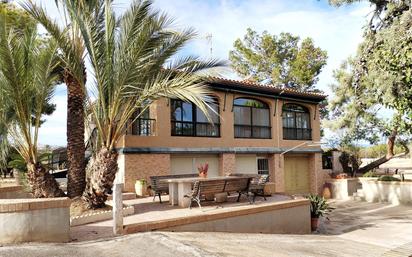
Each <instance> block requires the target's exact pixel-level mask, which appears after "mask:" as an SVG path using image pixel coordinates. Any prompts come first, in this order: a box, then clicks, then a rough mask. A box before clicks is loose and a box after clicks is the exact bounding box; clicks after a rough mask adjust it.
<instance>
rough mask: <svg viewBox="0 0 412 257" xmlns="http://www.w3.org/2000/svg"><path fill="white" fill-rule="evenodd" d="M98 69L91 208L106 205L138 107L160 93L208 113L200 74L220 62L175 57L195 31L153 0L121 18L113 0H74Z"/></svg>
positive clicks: (89, 195) (88, 199) (139, 3)
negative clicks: (179, 25) (88, 2)
mask: <svg viewBox="0 0 412 257" xmlns="http://www.w3.org/2000/svg"><path fill="white" fill-rule="evenodd" d="M67 7H68V9H69V10H70V12H72V13H73V14H74V15H73V17H76V23H77V24H79V26H80V29H81V32H82V37H83V40H84V43H85V46H86V49H87V52H88V54H89V57H90V62H91V65H92V67H93V74H94V80H93V81H94V83H93V93H94V95H95V96H96V97H97V99H96V100H95V101H92V100H90V98H89V100H90V101H89V105H88V106H89V108H90V112H91V119H92V120H91V122H92V123H94V124H95V125H96V129H97V136H98V145H97V152H96V154H95V155H93V156H92V159H91V161H90V163H89V165H88V166H87V175H88V177H87V181H88V183H87V186H86V190H85V192H84V194H83V197H84V199H85V201H86V202H87V204H88V206H89V207H90V208H99V207H102V206H104V202H105V200H106V199H107V194H108V193H110V192H111V188H112V186H113V181H114V178H115V175H116V172H117V170H118V166H117V156H118V153H117V151H116V144H117V142H118V140H119V138H120V137H121V136H122V135H123V134H124V131H125V128H126V127H127V124H128V121H129V120H130V119H131V118H132V116H133V114H134V113H136V111H137V110H139V109H140V110H145V109H146V108H148V106H149V105H150V104H151V103H152V102H153V101H154V100H156V99H158V98H160V97H171V98H178V99H182V100H185V101H190V102H193V103H195V104H196V105H197V106H199V107H200V108H201V109H202V110H203V111H204V112H207V106H208V105H207V103H206V102H207V101H208V100H209V98H208V97H207V94H208V91H207V89H206V88H205V87H204V86H203V83H202V82H201V77H200V74H201V73H200V72H201V71H204V70H205V69H206V68H211V67H216V66H219V65H220V64H221V63H220V62H218V61H213V60H212V61H209V62H203V61H201V60H199V59H198V58H196V57H191V56H189V57H182V58H174V59H173V60H172V57H174V56H175V54H176V53H177V52H178V51H179V50H180V49H181V48H182V47H183V46H184V45H185V44H186V43H187V42H188V40H190V39H192V38H193V37H194V35H195V33H194V31H193V30H192V29H187V30H183V31H177V30H174V29H173V24H174V23H173V20H172V19H171V18H169V17H168V16H167V15H166V14H164V13H160V12H159V11H157V10H154V9H153V8H152V1H145V0H142V1H133V2H132V3H131V6H130V8H128V9H127V10H126V11H125V13H124V14H123V15H122V16H120V17H116V15H115V13H114V11H113V2H112V1H111V0H104V1H99V2H98V4H97V5H96V6H95V7H96V8H95V10H94V11H93V12H84V11H82V10H81V9H79V8H77V7H76V5H74V4H72V3H70V4H69V3H67Z"/></svg>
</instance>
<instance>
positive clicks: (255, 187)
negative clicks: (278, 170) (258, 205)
mask: <svg viewBox="0 0 412 257" xmlns="http://www.w3.org/2000/svg"><path fill="white" fill-rule="evenodd" d="M268 181H269V175H259V176H258V177H256V178H254V179H253V180H252V182H251V183H250V185H249V193H251V194H252V195H253V202H255V198H256V196H263V199H264V200H265V201H266V196H265V192H264V189H265V184H266V183H267V182H268Z"/></svg>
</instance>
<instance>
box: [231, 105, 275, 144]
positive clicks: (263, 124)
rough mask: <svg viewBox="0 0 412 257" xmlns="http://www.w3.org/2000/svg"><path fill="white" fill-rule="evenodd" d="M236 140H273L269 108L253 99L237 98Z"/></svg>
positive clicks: (235, 117) (235, 109)
mask: <svg viewBox="0 0 412 257" xmlns="http://www.w3.org/2000/svg"><path fill="white" fill-rule="evenodd" d="M233 112H234V119H235V121H234V129H235V138H271V125H270V109H269V106H268V105H267V104H265V103H263V102H261V101H259V100H256V99H252V98H237V99H235V101H234V105H233Z"/></svg>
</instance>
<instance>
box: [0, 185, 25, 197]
mask: <svg viewBox="0 0 412 257" xmlns="http://www.w3.org/2000/svg"><path fill="white" fill-rule="evenodd" d="M21 198H32V196H31V194H30V193H28V192H25V191H24V189H23V186H16V185H11V186H9V185H7V186H4V187H0V199H21Z"/></svg>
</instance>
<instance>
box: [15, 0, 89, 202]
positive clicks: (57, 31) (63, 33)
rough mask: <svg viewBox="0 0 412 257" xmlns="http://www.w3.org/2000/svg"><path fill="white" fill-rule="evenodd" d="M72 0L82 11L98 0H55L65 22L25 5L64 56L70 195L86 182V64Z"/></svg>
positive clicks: (82, 187)
mask: <svg viewBox="0 0 412 257" xmlns="http://www.w3.org/2000/svg"><path fill="white" fill-rule="evenodd" d="M66 2H70V4H73V5H75V6H76V8H78V9H79V10H82V11H85V12H86V11H87V10H89V9H91V8H93V6H94V4H95V3H94V2H95V1H83V0H77V1H66V0H61V1H60V0H58V1H56V4H57V6H58V7H59V8H60V10H61V11H62V12H63V13H64V14H65V15H64V18H63V20H64V21H65V23H64V26H59V24H58V23H57V22H56V21H54V20H53V19H52V18H50V17H49V16H48V15H47V13H46V12H45V10H44V9H43V8H41V7H39V6H37V5H36V4H34V3H33V2H32V1H31V0H29V1H28V2H27V3H26V4H24V5H23V8H24V9H25V10H26V11H27V12H28V13H29V14H30V15H31V16H32V17H33V18H34V19H35V20H36V21H38V22H39V23H40V24H42V25H43V26H44V28H46V30H47V31H48V32H49V34H50V35H51V36H52V37H53V38H54V40H55V41H56V42H57V44H58V47H59V53H60V54H61V58H62V60H63V62H62V65H63V78H64V83H65V84H66V86H67V132H66V133H67V162H68V181H67V195H68V196H69V197H70V198H74V197H78V196H81V195H82V193H83V191H84V188H85V186H86V172H85V142H84V132H85V128H84V106H85V102H84V101H85V94H86V93H85V83H86V69H85V64H84V53H85V48H84V44H83V39H82V37H81V35H80V30H79V27H78V26H77V24H76V21H75V19H73V13H72V12H70V11H68V10H67V5H66Z"/></svg>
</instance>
